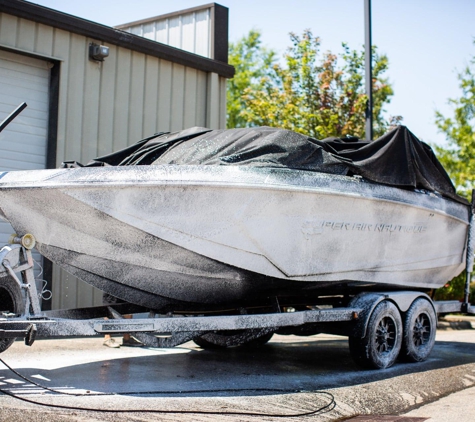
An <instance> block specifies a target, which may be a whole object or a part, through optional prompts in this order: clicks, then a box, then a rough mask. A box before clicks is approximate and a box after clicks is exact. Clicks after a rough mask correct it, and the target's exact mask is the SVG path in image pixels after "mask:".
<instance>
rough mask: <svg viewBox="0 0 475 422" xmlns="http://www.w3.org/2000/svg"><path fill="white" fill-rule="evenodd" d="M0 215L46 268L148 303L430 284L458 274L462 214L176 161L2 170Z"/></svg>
mask: <svg viewBox="0 0 475 422" xmlns="http://www.w3.org/2000/svg"><path fill="white" fill-rule="evenodd" d="M0 209H1V212H2V213H3V215H4V217H5V218H6V219H7V220H8V221H9V222H10V223H11V224H12V226H13V227H14V228H15V230H16V231H17V233H18V234H20V235H22V234H25V233H31V234H33V235H34V236H35V238H36V240H37V242H38V250H39V251H40V252H41V253H43V254H44V255H45V256H46V257H49V258H50V259H52V260H53V262H56V263H58V264H59V265H62V266H64V267H65V268H66V269H67V270H68V271H70V272H72V273H73V274H75V275H78V276H79V277H80V278H82V279H85V281H88V282H89V283H91V284H93V285H96V286H98V287H99V288H102V289H103V290H105V291H108V292H109V293H112V294H113V293H115V294H117V292H118V291H119V294H117V295H118V296H125V295H126V293H125V292H126V291H127V292H128V293H127V295H130V294H132V292H134V294H136V295H137V296H138V297H139V296H140V295H142V296H143V297H148V298H149V299H147V300H145V299H144V300H145V302H146V303H150V301H152V300H153V298H154V297H157V298H167V299H172V300H176V301H185V302H199V303H219V302H222V303H224V302H230V301H235V300H239V299H242V298H245V297H249V295H254V294H267V293H268V292H269V291H280V290H282V289H284V290H286V289H287V290H288V289H289V288H290V289H292V288H293V287H294V288H295V292H296V295H298V292H301V291H303V290H305V289H309V288H312V289H313V288H315V289H318V288H319V287H322V288H328V286H329V285H335V286H336V285H342V284H344V283H346V284H348V283H358V284H360V285H362V284H377V285H378V286H380V287H382V288H384V287H385V286H391V287H392V288H394V287H395V286H396V287H397V286H400V287H401V288H406V289H407V288H418V289H429V288H437V287H440V286H442V285H444V284H445V283H446V282H447V281H448V280H450V279H451V278H452V277H454V276H455V275H457V274H459V273H460V272H461V271H462V270H463V269H464V266H465V255H466V238H467V231H468V215H469V210H468V207H466V206H464V205H462V204H458V203H455V202H453V201H450V200H446V199H442V198H440V197H437V196H435V195H433V194H431V195H429V194H427V193H421V192H411V191H405V190H402V189H397V188H392V187H387V186H382V185H378V184H373V183H368V182H365V181H364V180H362V179H361V178H352V177H344V176H334V175H325V174H321V173H311V172H302V171H294V170H282V169H264V168H262V169H256V168H252V169H251V168H243V167H219V166H217V167H214V166H171V165H168V166H142V167H140V166H137V167H101V168H97V167H93V168H79V169H64V170H38V171H28V172H8V173H3V174H0ZM110 286H114V287H113V288H111V287H110ZM121 286H122V287H123V286H126V288H125V289H124V290H123V291H122V290H121V289H122V287H121ZM302 289H303V290H302ZM287 290H286V291H287ZM266 292H267V293H266ZM122 298H123V299H128V298H129V299H130V297H127V298H126V297H122ZM157 300H159V299H157ZM160 300H161V299H160ZM137 301H138V299H135V302H137ZM142 302H144V301H142Z"/></svg>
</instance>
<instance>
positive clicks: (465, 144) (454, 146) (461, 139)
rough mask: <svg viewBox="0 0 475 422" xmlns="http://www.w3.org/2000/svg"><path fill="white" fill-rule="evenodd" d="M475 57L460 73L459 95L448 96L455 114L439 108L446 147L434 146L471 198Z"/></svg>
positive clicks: (438, 119)
mask: <svg viewBox="0 0 475 422" xmlns="http://www.w3.org/2000/svg"><path fill="white" fill-rule="evenodd" d="M474 72H475V57H474V58H472V60H471V63H470V65H468V66H467V67H466V68H465V69H464V70H463V71H462V72H461V73H459V75H458V79H459V87H460V89H461V91H462V96H461V97H460V98H455V99H449V104H451V105H452V106H453V108H454V115H453V117H444V116H443V115H442V114H441V113H440V112H438V111H437V112H436V124H437V127H438V128H439V131H441V132H442V133H444V134H445V136H446V138H447V140H448V142H449V144H448V147H447V148H444V147H440V146H435V149H436V153H437V156H438V158H439V160H440V162H441V163H442V165H443V166H444V167H445V169H446V170H447V172H448V173H449V175H450V177H451V178H452V180H453V182H454V184H455V186H456V188H457V191H458V192H459V193H460V194H461V195H464V196H465V197H467V198H470V195H471V190H472V189H473V187H474V185H475V74H474Z"/></svg>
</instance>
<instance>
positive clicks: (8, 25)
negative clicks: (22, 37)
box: [0, 13, 18, 47]
mask: <svg viewBox="0 0 475 422" xmlns="http://www.w3.org/2000/svg"><path fill="white" fill-rule="evenodd" d="M17 29H18V18H17V17H15V16H12V15H7V14H6V13H0V40H1V44H2V45H5V46H8V47H15V46H16V44H17Z"/></svg>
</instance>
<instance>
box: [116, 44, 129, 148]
mask: <svg viewBox="0 0 475 422" xmlns="http://www.w3.org/2000/svg"><path fill="white" fill-rule="evenodd" d="M130 59H131V52H130V50H126V49H125V48H119V49H118V55H117V73H116V81H115V90H116V100H115V103H114V143H113V146H112V147H113V150H114V151H116V150H118V149H121V148H124V147H126V146H127V145H128V139H127V136H128V117H129V98H130Z"/></svg>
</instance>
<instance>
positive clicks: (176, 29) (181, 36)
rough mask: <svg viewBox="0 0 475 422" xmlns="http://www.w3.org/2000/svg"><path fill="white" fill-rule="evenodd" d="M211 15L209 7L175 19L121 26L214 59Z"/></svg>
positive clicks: (151, 38)
mask: <svg viewBox="0 0 475 422" xmlns="http://www.w3.org/2000/svg"><path fill="white" fill-rule="evenodd" d="M211 15H212V13H211V7H208V8H205V9H202V10H196V11H192V12H188V13H183V14H180V15H178V16H173V17H167V18H159V17H157V20H155V21H152V22H149V21H147V22H144V23H137V24H131V25H130V26H125V25H120V28H121V29H122V30H124V31H127V32H130V33H131V34H134V35H139V36H141V37H144V38H148V39H150V40H154V41H158V42H160V43H163V44H167V45H170V46H172V47H176V48H180V49H182V50H185V51H189V52H190V53H195V54H199V55H200V56H204V57H209V58H212V57H211V56H212V48H211Z"/></svg>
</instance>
